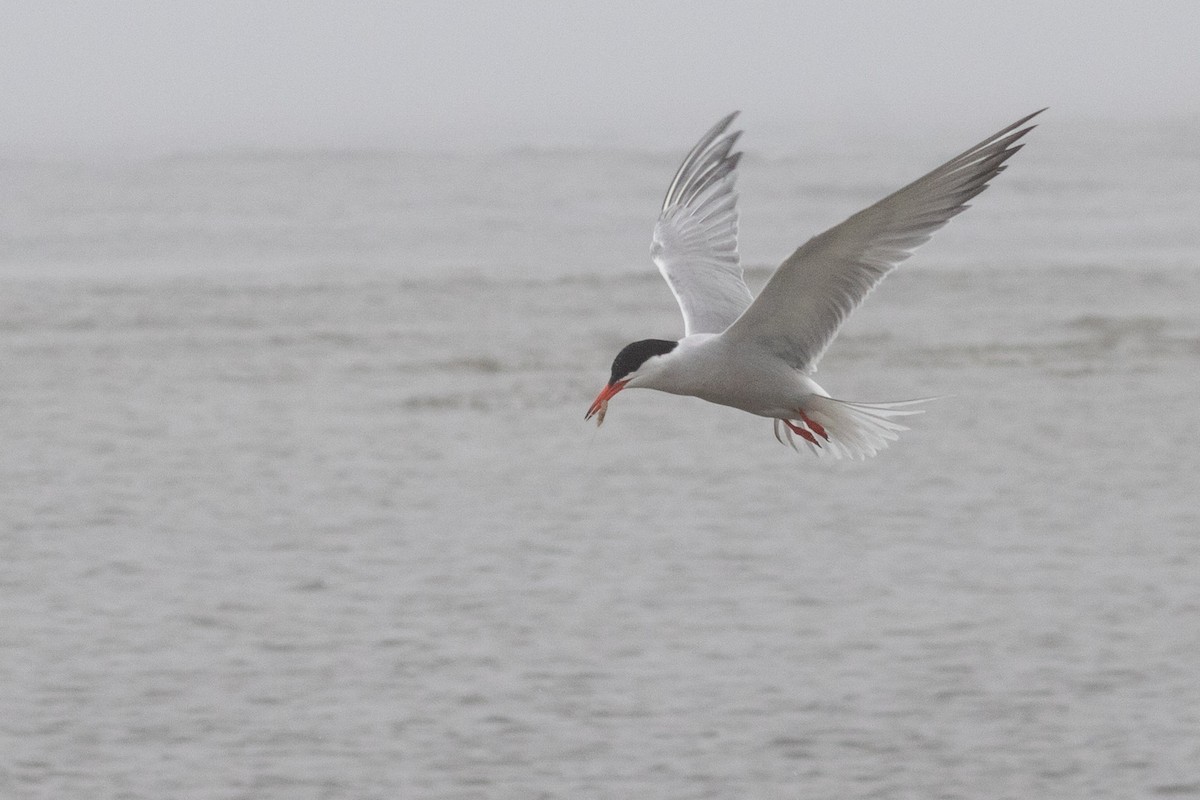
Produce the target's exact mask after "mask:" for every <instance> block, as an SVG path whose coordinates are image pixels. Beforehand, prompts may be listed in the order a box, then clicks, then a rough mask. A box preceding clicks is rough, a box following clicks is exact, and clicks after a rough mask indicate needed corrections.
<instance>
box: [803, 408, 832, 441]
mask: <svg viewBox="0 0 1200 800" xmlns="http://www.w3.org/2000/svg"><path fill="white" fill-rule="evenodd" d="M800 419H802V420H804V424H805V425H807V426H808V427H810V428H812V429H813V432H814V433H816V434H817V436H820V437H821V438H822V439H824V440H825V441H827V442H828V441H829V434H828V433H826V432H825V428H824V426H822V425H821V423H819V422H817V421H816V420H814V419H812V418H811V417H810V416H808V414H805V413H804V410H803V409H801V410H800Z"/></svg>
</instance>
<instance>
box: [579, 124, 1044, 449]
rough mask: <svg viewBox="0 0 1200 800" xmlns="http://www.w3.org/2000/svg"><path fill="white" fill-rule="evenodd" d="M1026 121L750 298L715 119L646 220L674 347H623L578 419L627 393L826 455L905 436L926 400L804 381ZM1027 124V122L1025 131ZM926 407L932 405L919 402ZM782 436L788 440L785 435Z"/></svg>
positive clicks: (982, 179)
mask: <svg viewBox="0 0 1200 800" xmlns="http://www.w3.org/2000/svg"><path fill="white" fill-rule="evenodd" d="M1042 111H1045V109H1041V111H1035V112H1034V113H1032V114H1030V115H1029V116H1027V117H1024V118H1022V119H1019V120H1017V121H1016V122H1014V123H1013V124H1012V125H1009V126H1008V127H1006V128H1004V129H1003V130H1001V131H998V132H997V133H995V134H993V135H991V136H989V137H988V138H986V139H984V140H983V141H982V142H980V143H979V144H977V145H975V146H974V147H972V148H970V149H968V150H966V151H965V152H963V153H962V154H960V155H958V156H955V157H954V158H952V159H950V160H949V161H947V162H946V163H945V164H943V165H942V166H940V167H938V168H937V169H935V170H933V171H932V172H930V173H928V174H927V175H925V176H923V177H921V178H918V179H917V180H915V181H913V182H912V183H910V184H908V185H907V186H905V187H904V188H902V189H900V190H899V191H897V192H894V193H893V194H890V195H888V196H887V197H885V198H884V199H882V200H880V201H879V202H878V203H876V204H875V205H873V206H870V207H868V208H866V209H864V210H862V211H860V212H858V213H857V214H855V215H853V216H852V217H850V218H849V219H847V220H846V221H844V222H842V223H841V224H839V225H836V226H834V227H832V228H830V229H829V230H827V231H825V232H824V233H822V234H819V235H818V236H814V237H813V238H811V239H809V240H808V241H807V242H806V243H804V244H803V245H801V246H800V247H799V249H797V250H796V251H795V252H794V253H792V255H791V256H789V257H788V258H787V260H785V261H784V262H783V263H782V264H781V265H780V266H779V268H778V269H776V270H775V272H774V274H773V275H772V276H771V278H770V280H769V281H768V282H767V284H766V286H765V287H764V288H763V290H762V292H760V293H759V295H758V297H757V298H756V297H753V296H752V295H751V294H750V289H749V288H748V287H747V286H746V281H745V278H744V277H743V274H742V267H741V264H740V262H739V258H738V242H737V235H738V212H737V193H736V191H735V190H734V183H735V182H736V180H737V166H738V161H739V160H740V159H741V156H742V154H741V153H740V152H734V151H733V147H734V145H735V144H736V142H737V140H738V137H739V136H741V133H742V132H741V131H732V132H730V131H729V126H730V124H732V122H733V120H734V118H735V117H736V116H737V114H738V112H736V111H735V112H734V113H732V114H730V115H729V116H727V117H725V118H724V119H722V120H721V121H720V122H718V123H717V124H716V125H714V126H713V127H712V128H711V129H710V130H709V131H708V133H706V134H704V136H703V137H701V139H700V141H699V142H697V143H696V146H695V147H693V148H692V150H691V152H690V153H688V154H687V157H686V158H684V159H683V163H682V164H681V165H680V167H679V170H678V171H677V172H676V173H675V177H674V178H673V179H672V180H671V184H670V186H669V187H668V189H667V194H666V198H665V199H664V200H663V204H662V211H661V213H660V214H659V217H658V222H657V223H656V224H655V226H654V236H653V240H652V243H651V247H650V255H651V257H652V259H653V260H654V263H655V264H656V265H657V266H658V269H659V272H661V273H662V276H663V277H664V278H665V279H666V281H667V285H668V286H670V288H671V293H672V294H674V295H675V299H676V301H678V303H679V308H680V310H681V311H682V312H683V326H684V337H683V338H682V339H680V340H679V341H670V340H665V339H642V340H641V341H637V342H633V343H632V344H630V345H627V346H626V347H624V348H623V349H622V350H621V352H620V353H618V354H617V357H616V358H615V359H614V360H613V363H612V374H611V377H610V378H609V380H608V383H607V384H606V385H605V387H604V389H603V390H601V392H600V394H599V395H598V396H597V397H596V400H595V402H593V403H592V405H591V407H590V408H589V409H588V411H587V414H586V415H585V417H584V419H591V418H592V417H593V416H595V417H596V424H597V425H600V424H602V423H603V422H604V416H605V413H606V412H607V410H608V403H609V401H610V400H612V399H613V397H615V396H616V395H617V393H618V392H621V391H622V390H624V389H657V390H659V391H661V392H670V393H671V394H679V395H690V396H694V397H699V398H701V399H702V400H707V401H708V402H710V403H717V404H719V405H724V406H731V407H733V408H737V409H741V410H742V411H747V412H749V413H751V414H757V415H758V416H761V417H767V418H770V419H772V420H774V426H775V438H776V439H778V440H779V441H780V442H781V443H782V442H783V441H784V436H786V438H787V443H788V444H790V445H791V446H792V447H793V448H794V449H797V450H798V449H799V448H797V447H796V440H795V438H794V437H793V434H794V435H795V436H799V437H800V438H801V439H802V440H803V441H804V442H805V444H807V445H808V447H809V449H810V450H812V451H813V452H814V453H816V454H818V455H820V454H821V453H830V454H832V455H833V456H835V457H838V458H842V457H848V458H860V459H861V458H866V457H868V456H873V455H875V454H876V453H877V452H878V451H880V450H882V449H884V448H885V447H887V446H888V443H889V442H891V441H895V440H896V438H897V435H898V433H899V432H900V431H904V430H908V428H907V427H906V426H904V425H902V424H900V423H899V422H898V421H897V420H898V419H899V418H902V417H905V416H908V415H910V414H919V413H921V410H920V409H914V408H913V407H912V406H913V405H915V404H917V403H921V402H925V400H924V399H923V400H906V401H901V402H892V403H857V402H849V401H846V400H837V399H834V398H832V397H830V396H829V393H828V392H826V391H825V390H824V389H822V388H821V387H820V386H819V385H818V384H817V383H816V381H814V380H813V379H812V374H813V373H814V372H815V371H816V368H817V363H818V362H819V361H820V360H821V356H822V355H823V354H824V353H825V350H826V349H827V348H828V347H829V344H830V343H831V342H832V341H833V339H834V337H835V336H836V335H837V332H838V329H839V328H840V327H841V326H842V323H843V322H845V320H846V317H847V316H849V314H850V312H851V311H853V310H854V309H855V308H856V307H857V306H858V305H859V304H860V303H861V302H862V301H863V298H865V297H866V296H867V294H868V293H869V292H870V291H871V290H872V289H873V288H875V286H877V285H878V284H879V282H880V281H881V280H883V278H884V277H885V276H886V275H887V274H888V273H889V272H891V271H892V270H893V269H895V268H896V266H897V265H899V264H900V263H901V262H902V261H904V260H905V259H907V258H908V257H909V256H910V255H911V254H912V252H913V251H914V250H916V249H917V248H918V247H920V246H921V245H922V244H924V243H925V242H927V241H929V238H930V237H931V236H932V235H933V233H934V232H935V231H936V230H938V229H939V228H941V227H942V226H943V225H945V224H946V223H947V222H949V221H950V219H951V218H952V217H954V216H956V215H957V214H959V213H961V212H962V211H964V210H965V209H966V208H967V207H968V206H967V201H968V200H970V199H971V198H973V197H975V196H976V195H978V194H979V193H980V192H982V191H983V190H984V189H986V188H987V186H988V182H989V181H991V180H992V178H994V177H996V175H998V174H1000V172H1002V171H1003V170H1004V169H1005V163H1004V162H1006V161H1008V159H1010V158H1012V156H1013V155H1014V154H1015V153H1016V152H1017V151H1018V150H1020V149H1021V148H1022V147H1023V146H1024V145H1023V144H1019V143H1018V142H1019V141H1020V139H1021V138H1022V137H1024V136H1025V135H1026V134H1027V133H1029V131H1031V130H1033V128H1034V127H1036V126H1034V125H1027V126H1026V123H1028V122H1029V121H1030V120H1031V119H1033V118H1034V117H1035V116H1037V115H1038V114H1040V113H1042ZM1022 126H1024V127H1022ZM925 399H929V398H925ZM781 431H782V433H783V436H781V435H780V432H781Z"/></svg>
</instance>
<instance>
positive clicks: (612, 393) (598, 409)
mask: <svg viewBox="0 0 1200 800" xmlns="http://www.w3.org/2000/svg"><path fill="white" fill-rule="evenodd" d="M627 383H629V381H617V382H616V383H610V384H609V385H608V386H605V387H604V389H602V390H601V392H600V394H598V395H597V396H596V402H594V403H592V407H591V408H589V409H588V412H587V413H586V414H584V416H583V418H584V419H591V418H592V417H593V416H594V415H598V416H596V427H599V426H600V425H603V424H604V414H605V412H606V411H608V401H609V400H612V399H613V398H614V397H616V395H617V392H619V391H621V390H622V389H624V388H625V384H627Z"/></svg>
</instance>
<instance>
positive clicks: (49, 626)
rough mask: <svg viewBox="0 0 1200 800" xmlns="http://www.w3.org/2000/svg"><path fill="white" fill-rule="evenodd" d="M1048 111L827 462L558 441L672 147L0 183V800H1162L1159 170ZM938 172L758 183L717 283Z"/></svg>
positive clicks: (1175, 319)
mask: <svg viewBox="0 0 1200 800" xmlns="http://www.w3.org/2000/svg"><path fill="white" fill-rule="evenodd" d="M1050 122H1051V121H1050V120H1048V121H1047V123H1046V125H1044V126H1043V128H1042V129H1040V130H1039V131H1038V132H1037V133H1036V134H1035V135H1034V137H1033V138H1032V141H1031V143H1030V146H1029V147H1028V148H1027V149H1026V151H1025V152H1023V153H1022V154H1021V155H1020V156H1018V158H1017V159H1016V160H1015V161H1014V165H1013V167H1012V169H1011V170H1010V171H1009V172H1008V173H1006V174H1005V175H1004V176H1002V177H1001V179H1000V181H999V183H998V185H997V186H996V187H994V189H993V190H991V191H989V192H988V193H987V194H985V195H983V196H982V197H981V198H980V199H979V200H978V201H977V204H976V205H977V207H976V208H975V209H973V210H971V211H970V212H968V213H967V214H966V215H964V216H963V217H962V218H960V219H958V220H956V221H955V223H953V224H952V226H951V227H950V228H948V229H947V230H946V231H945V232H944V234H943V235H941V236H939V237H938V239H937V240H935V242H934V243H933V244H931V245H929V246H928V247H927V248H926V249H924V250H922V251H921V253H919V254H918V256H917V257H916V258H915V259H914V260H913V261H912V262H910V265H909V266H906V267H905V268H904V269H902V270H901V271H900V272H898V273H897V274H896V275H894V276H892V277H891V278H889V280H888V281H887V282H886V283H885V284H884V285H883V286H882V287H881V288H880V290H878V291H877V292H876V293H875V294H874V295H873V296H872V297H871V298H870V299H869V301H868V302H867V304H866V305H865V306H864V307H863V308H862V309H860V310H859V312H857V314H856V315H855V316H854V317H853V318H852V320H851V323H850V324H849V325H848V327H847V328H846V330H845V333H844V336H843V337H842V338H840V339H839V340H838V342H837V343H836V344H835V345H834V347H833V348H832V349H831V350H830V352H829V354H828V355H827V357H826V360H825V362H824V363H823V365H822V370H821V374H820V375H821V380H822V383H823V385H825V386H826V387H827V388H829V389H830V391H831V392H833V393H834V394H835V395H838V396H844V397H847V398H851V399H862V400H889V399H902V398H906V397H914V396H926V395H948V397H946V398H945V399H943V400H941V401H939V402H937V403H935V404H932V405H931V406H930V407H929V411H928V413H927V414H925V415H924V416H923V417H921V418H919V420H918V421H917V423H916V425H915V429H914V430H913V431H911V432H909V433H908V434H907V435H905V436H904V437H903V438H902V439H901V441H900V442H898V443H897V444H895V445H893V447H892V448H891V449H889V450H887V451H885V452H884V453H882V454H881V455H880V456H879V457H878V458H876V459H874V460H872V461H868V462H865V463H841V462H831V461H828V460H817V459H815V458H812V457H811V456H810V455H808V454H807V453H802V454H797V453H794V452H792V451H791V450H789V449H786V448H783V447H780V446H779V445H778V444H776V443H775V441H774V439H773V438H772V436H771V431H770V424H769V423H768V422H766V421H765V420H761V419H757V418H753V417H750V416H747V415H741V414H738V413H736V412H733V411H731V410H729V409H721V408H716V407H711V406H707V405H705V404H703V403H701V402H699V401H695V400H691V399H685V398H678V397H672V396H668V395H658V394H655V393H650V392H646V393H638V392H629V393H626V394H623V395H621V396H620V397H619V398H618V399H617V400H616V401H614V403H613V404H612V407H611V408H610V410H609V415H608V421H607V422H606V424H605V426H604V428H603V429H601V430H600V431H598V432H597V431H596V430H595V428H593V427H590V426H589V425H586V424H585V423H584V422H583V419H582V416H583V412H584V411H585V410H586V408H587V405H588V403H589V402H590V401H591V399H592V397H593V396H594V394H595V392H596V391H597V390H598V389H599V388H600V386H601V385H602V384H603V382H604V380H605V378H606V377H607V369H608V363H609V361H610V359H611V358H612V356H613V355H614V354H615V352H616V350H617V349H618V348H619V347H620V346H621V345H623V344H624V343H626V342H627V341H630V340H632V339H635V338H644V337H647V336H675V335H678V329H679V322H678V320H677V312H676V311H675V309H674V307H673V304H672V301H671V298H670V295H669V293H668V291H667V289H666V287H665V286H664V285H662V284H661V282H660V281H659V279H658V278H657V275H656V274H654V273H653V270H652V267H651V266H650V264H649V261H648V258H647V256H646V249H647V247H648V239H649V229H650V225H651V222H652V219H653V215H654V209H655V205H656V203H657V201H658V200H659V197H660V192H661V190H662V186H663V184H664V183H665V181H666V179H667V178H668V177H669V175H670V171H671V169H672V168H673V166H674V162H675V160H676V159H677V157H678V154H637V153H590V152H585V153H569V152H541V151H528V152H524V151H522V152H510V153H502V154H492V155H453V154H446V155H435V156H431V155H424V156H418V155H405V154H390V153H365V154H364V153H358V154H340V153H315V154H301V155H297V154H272V153H249V154H223V155H205V156H186V157H184V156H181V157H174V158H161V159H147V160H134V161H123V162H111V161H110V162H99V161H97V162H90V163H76V162H72V163H67V162H41V163H15V162H8V163H0V185H2V189H0V204H2V205H0V225H3V227H2V228H0V234H2V239H0V246H2V248H3V249H2V250H0V364H3V370H0V411H2V413H0V442H3V447H2V448H0V534H2V538H0V619H2V620H3V622H2V623H0V645H2V649H0V796H3V797H5V798H67V797H80V798H83V797H86V798H139V799H140V798H147V800H149V799H152V798H153V799H157V798H167V797H170V798H195V799H197V800H199V799H200V798H289V799H291V798H448V799H450V800H476V799H477V798H478V799H479V800H483V799H484V798H488V799H489V800H490V798H639V800H644V799H646V798H722V799H723V798H810V797H830V798H832V797H837V798H869V797H888V798H1030V797H1046V798H1131V797H1160V796H1161V797H1200V670H1198V668H1197V663H1200V503H1198V502H1197V500H1196V487H1197V485H1200V448H1198V447H1197V431H1198V430H1200V404H1198V403H1197V399H1196V394H1197V389H1198V388H1200V379H1198V375H1200V314H1198V313H1197V301H1198V300H1200V226H1198V225H1197V220H1198V219H1200V146H1198V145H1197V142H1200V136H1197V133H1198V131H1197V130H1196V129H1195V128H1188V127H1186V126H1177V127H1169V126H1160V127H1156V128H1145V129H1143V128H1125V129H1114V128H1111V127H1109V128H1104V129H1102V130H1100V131H1099V132H1097V131H1095V130H1092V129H1090V128H1088V127H1086V126H1082V125H1076V126H1070V125H1066V124H1064V125H1062V126H1061V127H1060V128H1059V129H1058V130H1057V131H1056V130H1055V129H1054V127H1053V126H1052V125H1051V124H1050ZM980 133H981V134H982V133H983V132H980ZM973 138H980V137H978V136H976V137H973ZM971 139H972V137H971V136H967V137H966V138H965V139H964V141H962V142H952V143H950V146H948V147H947V146H943V143H939V142H915V143H914V142H897V141H894V140H888V139H880V140H871V141H868V140H863V141H858V142H850V143H842V144H838V145H829V146H820V147H818V146H814V147H813V149H811V150H804V151H797V152H795V153H791V154H787V153H784V154H782V155H770V154H767V155H757V156H756V155H754V154H753V153H752V155H751V157H749V158H748V159H747V161H746V162H745V168H744V171H743V173H744V177H743V181H742V188H743V193H744V202H743V209H744V213H745V224H744V225H743V242H744V248H743V249H744V252H745V254H746V258H747V261H748V263H750V264H752V265H754V266H755V267H756V269H754V270H753V271H752V275H751V278H752V283H753V284H754V285H755V286H758V285H761V283H762V281H763V280H764V279H765V277H766V274H767V271H766V269H765V268H766V267H767V265H770V264H773V263H774V262H776V261H778V260H779V259H781V258H782V257H783V256H784V255H786V254H787V252H788V251H789V249H790V247H791V246H793V245H795V244H796V243H798V242H799V241H801V240H803V239H804V238H806V237H807V236H808V235H810V234H812V233H814V232H816V231H817V230H819V229H820V228H822V227H824V226H827V225H829V224H832V223H834V222H836V221H838V220H839V219H840V218H841V217H842V216H844V215H845V214H846V213H848V212H850V211H853V210H854V209H856V208H857V207H859V206H861V205H864V204H865V203H866V202H869V201H870V200H872V199H874V198H876V197H878V196H881V195H882V194H883V193H885V192H886V191H888V190H889V189H891V188H894V187H895V186H897V185H899V184H900V183H902V182H904V181H905V180H906V179H909V178H912V177H915V176H916V175H917V174H919V173H920V172H921V171H923V169H924V168H927V167H930V166H933V165H934V164H935V163H936V162H937V161H938V160H940V159H941V158H943V157H945V156H949V155H951V154H953V152H955V151H956V150H958V149H961V147H960V146H958V145H966V144H967V143H969V142H970V141H971ZM748 144H751V143H748Z"/></svg>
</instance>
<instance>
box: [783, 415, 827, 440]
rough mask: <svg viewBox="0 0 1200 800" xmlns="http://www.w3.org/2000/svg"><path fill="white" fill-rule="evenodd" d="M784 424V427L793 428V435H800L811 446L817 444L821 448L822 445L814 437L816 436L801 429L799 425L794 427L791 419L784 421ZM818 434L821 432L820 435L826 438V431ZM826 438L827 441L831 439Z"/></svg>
mask: <svg viewBox="0 0 1200 800" xmlns="http://www.w3.org/2000/svg"><path fill="white" fill-rule="evenodd" d="M783 424H784V425H787V426H788V427H789V428H791V430H792V433H796V434H799V435H800V436H801V438H803V439H804V440H805V441H807V442H809V443H811V444H815V445H816V446H817V447H820V446H821V443H820V442H818V441H817V439H816V437H814V436H813V435H812V434H811V433H809V432H808V431H806V430H804V428H801V427H800V426H799V425H793V424H792V421H791V420H790V419H785V420H784V421H783ZM809 424H812V423H809ZM814 430H816V429H815V428H814ZM818 432H819V433H820V434H821V435H822V436H825V432H824V431H818ZM825 438H826V439H829V437H828V436H825Z"/></svg>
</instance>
